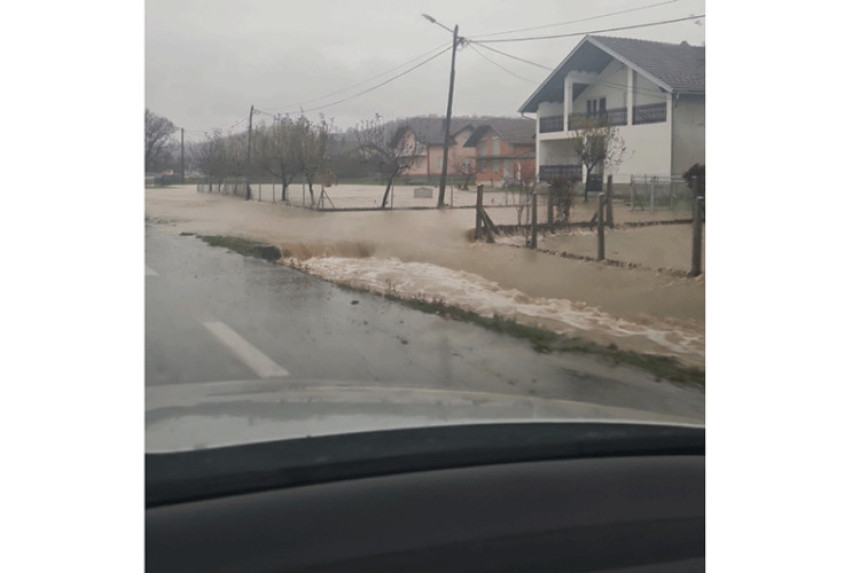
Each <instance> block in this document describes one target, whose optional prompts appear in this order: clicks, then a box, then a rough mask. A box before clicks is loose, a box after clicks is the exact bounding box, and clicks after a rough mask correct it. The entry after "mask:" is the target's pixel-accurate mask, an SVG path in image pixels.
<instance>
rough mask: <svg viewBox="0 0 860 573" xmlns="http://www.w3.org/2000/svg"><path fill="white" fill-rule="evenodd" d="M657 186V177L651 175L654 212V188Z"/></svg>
mask: <svg viewBox="0 0 860 573" xmlns="http://www.w3.org/2000/svg"><path fill="white" fill-rule="evenodd" d="M656 186H657V177H651V212H652V213H653V212H654V188H655V187H656Z"/></svg>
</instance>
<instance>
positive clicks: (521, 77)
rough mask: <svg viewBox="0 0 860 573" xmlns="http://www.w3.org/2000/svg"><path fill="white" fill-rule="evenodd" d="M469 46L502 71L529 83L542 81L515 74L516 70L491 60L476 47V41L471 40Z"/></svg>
mask: <svg viewBox="0 0 860 573" xmlns="http://www.w3.org/2000/svg"><path fill="white" fill-rule="evenodd" d="M469 47H470V48H472V49H473V50H475V53H476V54H478V55H479V56H481V57H482V58H484V59H485V60H487V61H488V62H490V63H491V64H493V65H494V66H496V67H497V68H499V69H501V70H502V71H505V72H507V73H509V74H510V75H512V76H514V77H515V78H519V79H521V80H525V81H527V82H529V83H532V84H537V83H540V82H537V81H535V80H530V79H529V78H525V77H523V76H521V75H519V74H515V73H514V72H512V71H511V70H509V69H508V68H506V67H504V66H503V65H502V64H500V63H498V62H495V61H493V60H491V59H490V58H488V57H487V56H485V55H484V54H482V53H481V52H480V51H479V50H478V48H476V47H475V44H474V43H471V42H470V43H469Z"/></svg>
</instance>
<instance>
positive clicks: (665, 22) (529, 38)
mask: <svg viewBox="0 0 860 573" xmlns="http://www.w3.org/2000/svg"><path fill="white" fill-rule="evenodd" d="M704 17H705V15H704V14H698V15H695V16H686V17H684V18H675V19H673V20H661V21H659V22H648V23H645V24H631V25H629V26H616V27H615V28H604V29H602V30H589V31H587V32H572V33H570V34H553V35H552V36H530V37H526V38H502V39H500V40H485V41H484V42H483V43H484V44H490V43H492V44H496V43H499V42H528V41H532V40H552V39H555V38H570V37H571V36H585V35H587V34H602V33H603V32H617V31H619V30H633V29H635V28H648V27H650V26H662V25H664V24H674V23H676V22H686V21H688V20H696V19H698V18H704Z"/></svg>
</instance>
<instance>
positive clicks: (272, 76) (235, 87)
mask: <svg viewBox="0 0 860 573" xmlns="http://www.w3.org/2000/svg"><path fill="white" fill-rule="evenodd" d="M661 1H667V0H598V1H587V0H530V1H528V2H524V1H522V0H468V1H465V0H456V1H454V0H423V1H421V0H418V1H416V0H399V1H392V0H361V1H346V0H316V1H313V2H308V1H305V2H299V1H288V0H243V1H240V0H183V1H176V0H147V2H146V5H145V6H146V20H145V22H146V28H145V34H146V50H145V57H146V79H145V81H146V105H147V107H149V108H150V109H151V110H152V111H154V112H155V113H158V114H160V115H164V116H166V117H168V118H169V119H171V120H172V121H173V122H174V123H175V124H176V125H177V126H179V127H184V128H186V130H191V131H192V133H191V134H189V137H190V138H191V139H193V138H194V137H195V136H197V137H199V135H197V134H195V133H194V132H202V131H207V130H211V129H213V128H216V127H217V128H222V129H226V128H230V127H231V126H236V127H234V130H238V129H242V127H241V126H244V125H247V123H246V122H247V117H248V110H249V108H250V106H251V105H252V104H253V105H254V106H256V107H257V108H258V109H262V110H265V111H269V112H288V111H295V110H297V109H299V107H300V105H299V104H304V106H303V107H304V109H305V110H307V115H308V116H310V117H313V118H316V117H317V115H318V114H319V113H325V114H326V116H327V117H333V118H334V121H335V124H336V126H337V127H338V128H339V129H345V128H347V127H351V126H353V125H355V124H356V123H358V122H359V121H361V120H363V119H369V118H372V117H373V115H374V113H377V112H378V113H381V114H382V115H383V116H385V118H386V119H394V118H396V117H406V116H412V115H427V114H438V115H444V113H445V104H446V98H447V90H448V72H449V69H450V61H451V54H450V52H447V53H445V54H444V55H442V56H439V57H438V58H436V59H434V60H432V61H431V62H429V63H428V64H426V65H424V66H421V67H420V68H418V69H416V70H414V71H412V72H410V73H408V74H406V75H405V76H404V77H402V78H400V79H397V80H394V81H393V82H391V83H390V84H387V85H385V86H384V87H382V88H380V89H378V90H375V91H372V92H370V93H367V94H365V95H362V96H359V97H357V98H355V99H351V100H350V101H346V102H344V103H340V104H338V105H336V106H333V107H328V108H326V109H323V110H319V111H310V110H311V109H312V108H314V107H317V106H322V105H326V104H329V103H332V102H335V101H338V100H340V99H344V98H347V97H349V96H351V95H353V94H355V93H356V92H359V91H362V90H364V89H367V88H369V87H372V86H374V85H375V84H378V83H380V82H383V81H385V80H386V79H388V78H390V77H392V76H394V75H396V74H397V73H399V72H401V71H404V70H405V69H408V68H409V67H411V66H412V65H415V64H417V63H418V62H420V61H421V60H423V59H426V58H420V59H416V60H415V61H414V62H413V63H412V64H410V65H407V66H404V67H403V68H400V69H398V70H396V71H394V72H392V73H388V74H385V75H380V74H383V72H387V71H389V70H391V69H392V68H395V67H396V66H399V65H401V64H404V63H405V62H407V61H408V60H411V59H413V58H416V57H417V56H420V55H422V54H428V56H427V57H429V56H430V55H433V54H434V53H436V52H438V51H441V50H442V49H444V48H445V47H446V46H448V45H450V43H451V34H450V33H449V32H446V31H445V30H444V29H442V28H440V27H439V26H437V25H433V24H431V23H430V22H428V21H427V20H425V19H423V18H422V17H421V13H422V12H423V13H427V14H430V15H431V16H433V17H434V18H436V19H437V20H438V21H439V22H441V23H443V24H444V25H446V26H448V27H449V28H453V27H454V25H455V24H459V26H460V34H461V35H462V36H465V37H467V38H468V37H475V38H476V39H480V38H478V37H479V36H482V35H486V34H493V33H496V32H504V31H509V30H516V29H522V28H529V27H535V26H546V25H553V24H557V23H559V22H565V21H570V20H578V19H583V18H590V17H593V16H597V15H601V14H606V13H610V12H617V11H621V10H625V9H631V8H639V7H643V6H648V5H652V4H657V3H660V2H661ZM703 13H705V2H704V0H674V1H672V2H669V3H667V4H665V5H662V6H656V7H651V8H646V9H642V10H637V11H633V12H630V13H626V14H619V15H614V16H608V17H603V18H597V19H590V20H586V21H583V22H578V23H571V24H565V25H560V26H552V27H547V28H541V29H537V30H529V31H522V32H517V33H510V34H505V35H497V36H492V37H487V38H484V39H486V40H491V39H493V40H496V39H503V38H515V37H525V36H542V35H551V34H563V33H573V32H579V31H589V30H599V29H603V28H610V27H616V26H625V25H631V24H639V23H645V22H654V21H659V20H666V19H674V18H681V17H685V16H690V15H693V14H703ZM605 34H606V35H613V36H623V37H631V38H642V39H647V40H659V41H667V42H680V41H682V40H686V41H687V42H689V43H691V44H695V45H700V44H701V43H702V42H704V40H705V20H704V19H703V20H702V21H701V22H700V23H699V24H696V23H694V22H693V21H687V22H680V23H674V24H668V25H662V26H654V27H650V28H640V29H633V30H624V31H616V32H606V33H605ZM581 38H582V36H574V37H568V38H561V39H553V40H539V41H529V42H510V43H494V44H490V45H491V46H492V47H494V48H496V49H499V50H502V51H504V52H507V53H509V54H511V55H515V56H518V57H520V58H523V59H526V60H531V61H533V62H536V63H539V64H543V65H545V66H549V67H550V68H554V67H555V66H556V65H557V64H558V63H559V62H560V61H561V59H562V58H563V57H564V56H565V55H566V54H567V53H568V52H569V51H570V50H571V49H572V48H573V47H574V46H575V45H576V44H577V42H579V41H580V40H581ZM434 48H438V49H437V50H436V51H433V49H434ZM479 48H480V47H479ZM483 53H484V55H485V56H487V57H489V58H491V59H492V60H494V61H496V62H498V63H499V64H500V65H502V66H504V67H505V68H507V69H508V70H510V71H511V72H513V73H515V74H517V75H519V76H522V77H523V78H528V79H529V80H531V81H525V80H523V79H521V78H518V77H514V76H512V75H510V74H509V73H507V72H505V71H503V70H501V69H499V68H498V67H497V66H495V65H493V64H491V63H490V62H488V61H487V60H486V59H484V58H482V57H481V55H480V54H479V53H477V52H476V51H475V50H474V49H472V48H466V49H463V50H460V51H458V53H457V76H456V82H455V89H454V114H455V115H471V114H482V115H483V114H486V115H507V116H513V115H516V110H517V108H518V107H519V106H520V105H521V104H522V103H523V101H525V99H526V98H527V97H528V96H529V95H530V94H531V93H532V92H533V91H534V89H535V88H536V87H537V85H538V84H539V83H540V82H541V81H543V79H544V78H545V77H546V75H547V74H548V72H546V71H544V70H542V69H539V68H537V67H534V66H532V65H529V64H525V63H522V62H518V61H515V60H512V59H510V58H507V57H505V56H502V55H499V54H496V53H493V52H488V51H487V50H486V49H484V50H483ZM377 75H380V77H378V78H377V79H375V80H372V81H369V82H367V83H365V84H362V85H360V86H358V87H355V88H353V89H351V90H348V91H345V92H343V93H340V94H337V95H334V96H331V97H328V98H324V99H316V98H319V97H320V96H323V95H326V94H329V93H330V92H334V91H338V90H342V89H344V88H349V87H351V86H354V85H355V84H358V83H360V82H364V81H365V80H369V79H370V78H372V77H374V76H377ZM308 100H315V101H308ZM258 117H261V118H262V119H265V118H266V116H258Z"/></svg>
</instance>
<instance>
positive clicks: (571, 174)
mask: <svg viewBox="0 0 860 573" xmlns="http://www.w3.org/2000/svg"><path fill="white" fill-rule="evenodd" d="M557 178H564V179H579V180H582V165H579V164H575V165H541V166H540V172H539V174H538V179H539V180H540V181H549V180H550V179H557Z"/></svg>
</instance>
